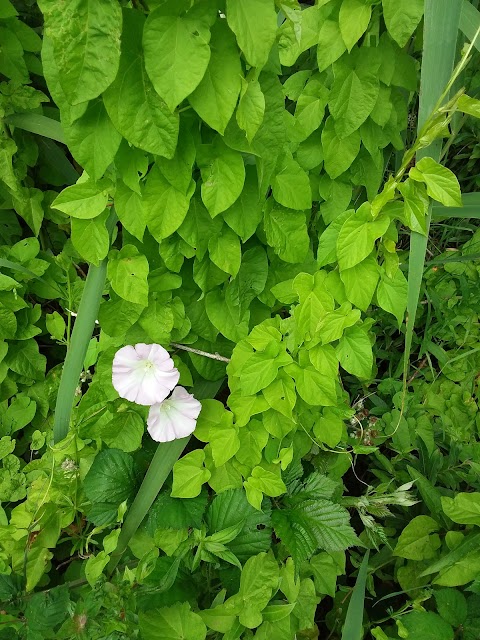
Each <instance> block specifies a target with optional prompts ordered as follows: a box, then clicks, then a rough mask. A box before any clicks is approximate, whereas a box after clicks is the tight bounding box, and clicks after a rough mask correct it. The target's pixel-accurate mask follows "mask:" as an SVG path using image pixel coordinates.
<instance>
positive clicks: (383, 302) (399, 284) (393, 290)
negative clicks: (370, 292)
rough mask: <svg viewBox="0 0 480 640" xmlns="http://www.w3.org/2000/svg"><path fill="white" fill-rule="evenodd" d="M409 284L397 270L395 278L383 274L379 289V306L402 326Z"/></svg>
mask: <svg viewBox="0 0 480 640" xmlns="http://www.w3.org/2000/svg"><path fill="white" fill-rule="evenodd" d="M407 295H408V282H407V279H406V278H405V276H404V275H403V273H402V271H401V270H400V269H397V271H396V272H395V275H394V276H393V278H389V277H388V275H387V274H386V273H382V279H381V280H380V283H379V285H378V289H377V302H378V305H379V306H380V307H381V308H382V309H384V310H385V311H388V313H391V314H392V315H394V316H395V318H396V319H397V322H398V326H400V325H401V324H402V322H403V318H404V316H405V310H406V308H407Z"/></svg>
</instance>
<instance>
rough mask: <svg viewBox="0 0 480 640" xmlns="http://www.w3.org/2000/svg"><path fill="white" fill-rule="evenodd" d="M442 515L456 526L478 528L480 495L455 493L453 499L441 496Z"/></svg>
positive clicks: (479, 523)
mask: <svg viewBox="0 0 480 640" xmlns="http://www.w3.org/2000/svg"><path fill="white" fill-rule="evenodd" d="M441 500H442V509H443V511H444V513H445V514H446V515H447V516H448V517H449V518H450V519H451V520H453V521H454V522H457V523H458V524H476V525H478V526H480V493H478V492H475V493H457V494H456V496H455V497H454V498H449V497H448V496H442V498H441Z"/></svg>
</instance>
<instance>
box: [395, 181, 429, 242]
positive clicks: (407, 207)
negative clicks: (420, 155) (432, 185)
mask: <svg viewBox="0 0 480 640" xmlns="http://www.w3.org/2000/svg"><path fill="white" fill-rule="evenodd" d="M398 190H399V191H400V193H401V194H402V196H403V202H404V205H403V215H404V216H405V222H406V223H407V225H408V226H409V227H410V229H411V230H412V231H415V232H416V233H422V234H423V235H425V233H426V232H427V213H428V205H429V199H428V196H427V193H426V190H425V187H424V186H423V185H422V184H419V183H418V182H414V181H413V180H410V179H408V180H406V181H405V182H402V183H401V184H399V185H398Z"/></svg>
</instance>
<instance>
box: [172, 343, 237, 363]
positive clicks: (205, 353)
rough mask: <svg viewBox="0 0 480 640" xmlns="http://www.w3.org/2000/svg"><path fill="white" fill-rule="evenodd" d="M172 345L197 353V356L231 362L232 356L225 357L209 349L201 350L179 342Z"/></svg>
mask: <svg viewBox="0 0 480 640" xmlns="http://www.w3.org/2000/svg"><path fill="white" fill-rule="evenodd" d="M170 344H171V345H172V347H175V348H176V349H181V350H182V351H189V352H190V353H196V354H197V356H203V357H204V358H211V359H212V360H219V361H220V362H230V358H225V357H224V356H221V355H220V354H219V353H208V351H200V349H193V348H192V347H186V346H185V345H184V344H177V343H176V342H171V343H170Z"/></svg>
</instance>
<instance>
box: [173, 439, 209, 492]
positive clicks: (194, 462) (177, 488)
mask: <svg viewBox="0 0 480 640" xmlns="http://www.w3.org/2000/svg"><path fill="white" fill-rule="evenodd" d="M204 462H205V452H204V450H203V449H196V450H195V451H191V452H190V453H187V454H186V455H185V456H183V457H182V458H180V460H177V462H176V463H175V464H174V466H173V485H172V492H171V494H170V495H171V496H172V498H195V497H196V496H198V495H199V493H200V491H201V489H202V485H203V484H204V483H205V482H207V481H208V480H209V478H210V471H208V469H206V468H205V466H204Z"/></svg>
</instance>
